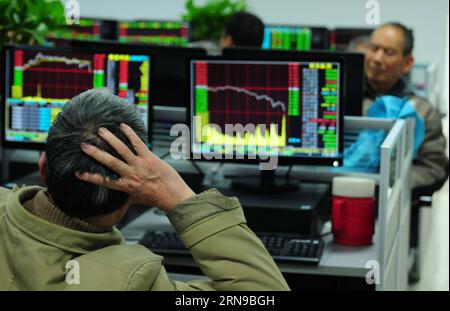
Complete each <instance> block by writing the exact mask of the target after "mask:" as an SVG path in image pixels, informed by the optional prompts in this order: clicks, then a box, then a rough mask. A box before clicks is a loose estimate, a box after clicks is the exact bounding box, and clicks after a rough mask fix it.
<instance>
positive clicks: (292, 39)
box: [262, 24, 329, 51]
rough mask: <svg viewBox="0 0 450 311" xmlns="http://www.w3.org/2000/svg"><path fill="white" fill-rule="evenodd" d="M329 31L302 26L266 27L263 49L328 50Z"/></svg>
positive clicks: (323, 28)
mask: <svg viewBox="0 0 450 311" xmlns="http://www.w3.org/2000/svg"><path fill="white" fill-rule="evenodd" d="M328 37H329V35H328V29H327V28H325V27H310V26H300V25H275V24H273V25H270V24H269V25H266V26H265V27H264V39H263V44H262V48H263V49H275V50H295V51H309V50H312V49H314V50H317V49H328V47H329V44H328Z"/></svg>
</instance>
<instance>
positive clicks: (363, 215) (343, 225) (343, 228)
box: [331, 177, 375, 246]
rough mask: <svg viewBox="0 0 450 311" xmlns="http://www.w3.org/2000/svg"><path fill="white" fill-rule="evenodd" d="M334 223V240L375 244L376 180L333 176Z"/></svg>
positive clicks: (354, 243)
mask: <svg viewBox="0 0 450 311" xmlns="http://www.w3.org/2000/svg"><path fill="white" fill-rule="evenodd" d="M332 193H333V198H332V209H331V223H332V232H333V238H334V242H335V243H337V244H342V245H349V246H364V245H370V244H372V237H373V234H374V232H375V196H374V194H375V182H374V181H373V180H371V179H365V178H355V177H335V178H333V190H332Z"/></svg>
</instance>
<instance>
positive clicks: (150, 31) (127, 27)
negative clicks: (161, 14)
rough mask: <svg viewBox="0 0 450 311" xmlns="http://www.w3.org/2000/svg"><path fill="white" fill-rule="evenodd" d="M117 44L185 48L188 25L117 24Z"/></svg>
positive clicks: (171, 22) (166, 23)
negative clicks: (146, 44)
mask: <svg viewBox="0 0 450 311" xmlns="http://www.w3.org/2000/svg"><path fill="white" fill-rule="evenodd" d="M119 42H121V43H136V42H137V43H149V44H158V45H171V46H172V45H173V46H187V44H188V42H189V23H188V22H183V21H127V22H125V21H124V22H119Z"/></svg>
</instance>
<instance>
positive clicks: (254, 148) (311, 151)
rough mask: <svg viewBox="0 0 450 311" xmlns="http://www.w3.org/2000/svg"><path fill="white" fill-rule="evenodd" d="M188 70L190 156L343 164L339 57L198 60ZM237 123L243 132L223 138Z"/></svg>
mask: <svg viewBox="0 0 450 311" xmlns="http://www.w3.org/2000/svg"><path fill="white" fill-rule="evenodd" d="M189 72H190V98H189V122H190V130H191V137H190V147H191V148H190V153H191V158H192V159H208V160H209V159H212V160H219V161H233V162H244V163H254V162H255V163H258V162H261V161H262V160H264V159H263V158H267V156H276V157H277V159H278V160H277V161H278V163H279V164H319V165H334V166H337V165H340V164H341V163H342V150H343V143H342V130H343V114H342V106H341V105H342V88H343V86H342V83H343V79H342V75H343V60H342V59H341V58H340V57H335V58H334V59H331V58H321V57H319V56H318V57H316V58H315V59H308V60H306V59H302V58H298V57H297V58H294V57H291V58H286V59H285V60H267V59H257V58H255V59H251V60H250V59H245V58H237V57H233V58H231V57H205V58H196V59H191V60H190V62H189ZM239 124H240V125H242V126H243V127H244V129H245V128H246V127H247V125H250V127H247V128H246V129H247V130H244V131H240V132H239V131H235V132H232V133H230V131H229V130H230V127H233V126H236V125H239ZM252 125H253V127H252ZM227 128H228V129H227Z"/></svg>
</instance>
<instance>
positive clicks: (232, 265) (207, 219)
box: [0, 90, 289, 290]
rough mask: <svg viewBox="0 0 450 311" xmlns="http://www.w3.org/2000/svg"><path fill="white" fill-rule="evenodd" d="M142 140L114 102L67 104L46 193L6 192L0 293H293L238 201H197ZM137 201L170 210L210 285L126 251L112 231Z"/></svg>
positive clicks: (46, 157) (130, 111) (102, 98)
mask: <svg viewBox="0 0 450 311" xmlns="http://www.w3.org/2000/svg"><path fill="white" fill-rule="evenodd" d="M125 123H126V124H125ZM146 140H147V131H146V129H145V125H144V122H143V120H142V119H141V117H140V114H139V112H138V110H137V108H136V107H135V106H133V105H132V104H128V103H127V102H125V101H124V100H123V99H121V98H119V97H117V96H114V95H111V94H109V93H107V92H105V91H102V90H89V91H86V92H84V93H81V94H80V95H78V96H76V97H74V98H73V99H71V100H70V101H69V102H68V103H67V104H66V105H65V107H64V109H63V110H62V112H61V113H60V114H59V115H58V116H57V118H56V120H55V122H54V123H53V125H52V127H51V129H50V131H49V135H48V140H47V145H46V152H45V153H43V154H42V156H41V158H40V160H39V171H40V173H41V176H42V178H43V179H44V180H45V181H46V183H47V184H48V188H47V189H46V188H41V187H37V186H31V187H22V188H15V189H13V190H9V189H4V188H0V276H1V277H0V290H289V287H288V285H287V283H286V281H285V280H284V278H283V276H282V275H281V273H280V271H279V270H278V268H277V266H276V265H275V263H274V262H273V259H272V258H271V256H270V255H269V254H268V252H267V250H266V249H265V248H264V246H263V244H262V243H261V241H260V240H259V239H258V238H257V237H256V236H255V235H254V233H253V232H252V231H251V230H250V229H249V228H248V227H247V226H246V221H245V218H244V215H243V212H242V207H241V205H240V203H239V201H238V200H237V199H236V198H227V197H224V196H223V195H221V194H220V193H219V192H218V191H217V190H214V189H211V190H208V191H206V192H203V193H200V194H198V195H196V194H195V193H194V192H193V191H192V190H191V189H190V188H189V187H188V186H187V185H186V183H185V182H184V181H183V180H182V178H181V177H180V175H178V173H177V172H176V171H175V170H174V169H173V168H172V167H170V166H169V165H168V164H167V163H165V162H164V161H162V160H161V159H159V158H158V157H157V156H156V155H154V154H153V153H152V152H151V151H150V150H148V148H147V146H146V145H145V143H146ZM86 181H91V182H93V183H88V182H86ZM105 186H107V187H105ZM133 203H137V204H145V205H148V206H156V207H158V208H159V209H161V210H163V211H165V212H166V214H167V217H168V218H169V220H170V221H171V223H172V225H173V227H174V228H175V230H176V231H177V232H178V233H179V234H180V236H181V239H182V240H183V242H184V244H185V245H186V247H187V248H188V249H189V250H190V252H191V254H192V256H193V257H194V259H195V261H196V262H197V264H198V265H199V267H200V268H201V269H202V271H203V273H204V274H205V275H206V276H207V277H209V279H206V280H205V279H202V280H193V281H189V282H185V283H183V282H177V281H172V280H170V278H169V277H168V275H167V273H166V271H165V269H164V266H163V264H162V260H163V258H162V257H160V256H158V255H156V254H154V253H152V252H151V251H150V250H148V249H146V248H145V247H144V246H141V245H126V244H125V243H124V239H123V236H122V235H121V233H120V231H119V230H117V229H116V228H115V227H114V226H115V225H116V224H117V223H119V221H120V220H121V219H122V217H123V216H124V215H125V213H126V212H127V210H128V208H129V207H130V205H131V204H133Z"/></svg>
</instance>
